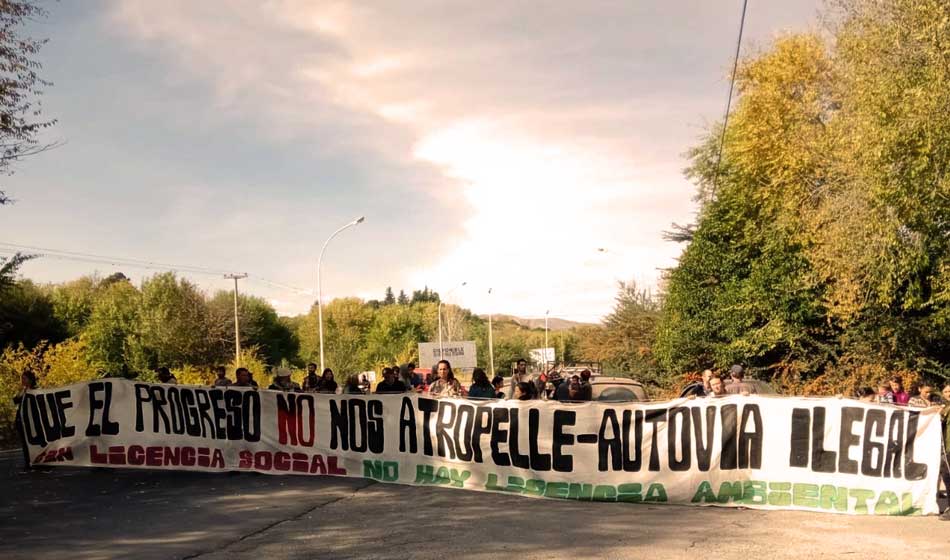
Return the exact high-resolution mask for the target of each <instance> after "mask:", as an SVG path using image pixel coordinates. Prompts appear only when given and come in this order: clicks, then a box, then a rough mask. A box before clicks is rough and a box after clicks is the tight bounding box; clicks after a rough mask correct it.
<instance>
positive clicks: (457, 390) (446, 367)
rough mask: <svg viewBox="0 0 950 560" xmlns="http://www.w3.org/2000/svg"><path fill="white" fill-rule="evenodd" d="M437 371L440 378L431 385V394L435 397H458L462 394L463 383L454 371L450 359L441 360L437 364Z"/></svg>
mask: <svg viewBox="0 0 950 560" xmlns="http://www.w3.org/2000/svg"><path fill="white" fill-rule="evenodd" d="M436 373H437V374H438V375H439V378H438V379H437V380H436V382H435V383H433V384H432V385H429V394H430V395H432V396H433V397H457V396H459V395H460V394H462V385H461V384H460V383H459V382H458V380H457V379H455V374H454V373H452V364H450V363H449V361H448V360H439V363H437V364H436Z"/></svg>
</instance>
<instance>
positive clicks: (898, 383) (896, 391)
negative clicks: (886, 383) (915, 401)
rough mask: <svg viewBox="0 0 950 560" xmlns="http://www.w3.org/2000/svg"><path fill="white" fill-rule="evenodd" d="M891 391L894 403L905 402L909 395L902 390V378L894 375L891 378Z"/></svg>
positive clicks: (908, 399)
mask: <svg viewBox="0 0 950 560" xmlns="http://www.w3.org/2000/svg"><path fill="white" fill-rule="evenodd" d="M891 393H892V394H893V395H894V404H907V403H908V401H910V395H909V394H908V393H907V391H905V390H904V379H903V378H902V377H901V376H899V375H895V376H894V377H892V378H891Z"/></svg>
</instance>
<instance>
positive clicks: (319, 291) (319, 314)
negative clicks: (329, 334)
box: [317, 216, 366, 372]
mask: <svg viewBox="0 0 950 560" xmlns="http://www.w3.org/2000/svg"><path fill="white" fill-rule="evenodd" d="M365 219H366V217H365V216H360V217H359V218H357V219H355V220H353V221H352V222H350V223H348V224H346V225H345V226H343V227H341V228H340V229H338V230H336V231H334V232H333V233H332V234H331V235H330V237H328V238H327V240H326V242H324V243H323V248H322V249H320V258H318V259H317V322H318V323H319V324H320V327H319V328H320V371H321V372H323V370H324V362H323V286H322V285H321V284H320V268H321V267H322V265H323V253H324V252H325V251H326V250H327V245H329V244H330V241H332V240H333V238H334V237H336V236H337V234H339V233H340V232H341V231H343V230H345V229H346V228H349V227H353V226H355V225H358V224H361V223H363V220H365Z"/></svg>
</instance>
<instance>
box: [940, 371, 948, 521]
mask: <svg viewBox="0 0 950 560" xmlns="http://www.w3.org/2000/svg"><path fill="white" fill-rule="evenodd" d="M942 394H943V408H942V409H940V418H941V420H942V421H943V453H944V455H943V461H941V462H940V478H941V479H942V480H943V491H944V492H945V493H946V497H947V499H948V500H950V383H948V384H946V385H944V387H943V391H942ZM943 515H944V517H945V518H946V519H950V506H948V507H947V509H946V511H944V512H943Z"/></svg>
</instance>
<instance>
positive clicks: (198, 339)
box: [136, 272, 233, 369]
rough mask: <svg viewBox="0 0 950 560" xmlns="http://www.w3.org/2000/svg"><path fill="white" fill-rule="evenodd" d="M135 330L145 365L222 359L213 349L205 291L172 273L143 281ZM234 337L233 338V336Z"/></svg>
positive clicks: (216, 346)
mask: <svg viewBox="0 0 950 560" xmlns="http://www.w3.org/2000/svg"><path fill="white" fill-rule="evenodd" d="M139 301H140V302H141V303H140V308H139V313H138V326H137V329H136V330H137V332H138V336H139V337H140V344H141V348H142V350H143V352H144V354H145V359H146V361H147V364H148V367H149V368H150V369H151V368H157V367H159V366H168V367H179V366H182V365H184V364H193V365H195V364H206V363H208V361H209V360H210V361H211V362H212V363H216V362H219V361H220V360H222V359H223V356H222V355H219V354H217V353H216V352H215V349H216V348H220V346H218V345H216V344H215V342H216V341H215V340H214V338H213V337H214V329H213V324H212V321H211V314H210V310H209V308H208V304H207V302H206V301H205V297H204V294H202V293H201V291H199V290H198V288H197V287H196V286H195V285H194V284H192V283H191V282H189V281H188V280H185V279H179V278H177V277H176V276H175V275H174V274H173V273H171V272H166V273H163V274H157V275H155V276H153V277H151V278H149V279H147V280H145V281H144V282H143V283H142V290H141V297H140V300H139ZM232 340H233V338H232Z"/></svg>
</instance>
